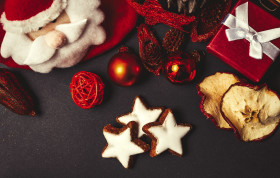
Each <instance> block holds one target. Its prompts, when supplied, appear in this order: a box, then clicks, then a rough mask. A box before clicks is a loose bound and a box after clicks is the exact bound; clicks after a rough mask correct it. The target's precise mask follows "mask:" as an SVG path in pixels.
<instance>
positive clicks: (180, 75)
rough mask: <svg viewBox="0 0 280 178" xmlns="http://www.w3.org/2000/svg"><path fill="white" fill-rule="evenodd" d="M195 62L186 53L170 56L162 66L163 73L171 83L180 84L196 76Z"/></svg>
mask: <svg viewBox="0 0 280 178" xmlns="http://www.w3.org/2000/svg"><path fill="white" fill-rule="evenodd" d="M196 72H197V69H196V60H195V59H194V58H193V57H191V56H190V55H189V54H187V53H182V52H176V53H173V54H170V55H169V57H168V60H167V62H166V64H165V66H164V73H165V76H166V77H167V78H168V80H169V81H170V82H172V83H176V84H182V83H185V82H189V81H192V80H193V79H194V77H195V76H196Z"/></svg>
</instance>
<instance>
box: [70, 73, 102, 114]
mask: <svg viewBox="0 0 280 178" xmlns="http://www.w3.org/2000/svg"><path fill="white" fill-rule="evenodd" d="M104 87H105V85H104V83H103V82H102V80H101V78H100V77H99V76H98V75H96V74H94V73H91V72H85V71H81V72H78V73H76V74H75V75H74V76H73V79H72V82H71V84H70V92H71V95H72V98H73V101H74V102H75V103H76V104H77V105H78V106H79V107H80V108H82V109H90V108H93V107H94V106H96V105H99V104H101V103H102V101H103V95H104Z"/></svg>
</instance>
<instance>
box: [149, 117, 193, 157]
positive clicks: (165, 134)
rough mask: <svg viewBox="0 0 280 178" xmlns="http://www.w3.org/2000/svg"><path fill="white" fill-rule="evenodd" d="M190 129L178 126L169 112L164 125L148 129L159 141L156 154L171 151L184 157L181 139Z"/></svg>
mask: <svg viewBox="0 0 280 178" xmlns="http://www.w3.org/2000/svg"><path fill="white" fill-rule="evenodd" d="M190 129H191V127H190V126H186V125H177V123H176V120H175V118H174V115H173V114H172V112H171V111H169V112H168V114H167V116H166V118H165V120H164V122H163V124H162V125H157V126H152V127H150V128H148V131H149V132H150V133H151V134H152V135H153V136H154V137H155V138H156V139H157V145H156V150H155V152H156V154H157V155H158V154H160V153H162V152H164V151H165V150H167V149H170V150H172V151H174V152H176V153H178V154H179V155H182V154H183V149H182V143H181V138H183V137H184V136H185V135H186V134H187V133H188V132H189V131H190Z"/></svg>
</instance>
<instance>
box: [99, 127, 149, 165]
mask: <svg viewBox="0 0 280 178" xmlns="http://www.w3.org/2000/svg"><path fill="white" fill-rule="evenodd" d="M103 134H104V136H105V138H106V140H107V142H108V146H107V147H106V149H105V150H104V151H103V153H102V157H103V158H117V159H118V160H119V161H120V163H121V164H122V165H123V166H124V167H125V168H128V167H129V159H130V156H132V155H136V154H140V153H143V152H145V151H144V150H143V149H142V148H141V147H139V146H138V145H136V144H135V143H134V142H132V141H131V139H132V138H131V128H129V127H128V128H127V129H126V130H125V131H123V132H121V133H120V134H118V135H117V134H113V133H109V132H104V131H103Z"/></svg>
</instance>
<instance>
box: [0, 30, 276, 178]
mask: <svg viewBox="0 0 280 178" xmlns="http://www.w3.org/2000/svg"><path fill="white" fill-rule="evenodd" d="M155 29H156V31H157V33H158V35H159V36H160V37H161V38H162V37H163V36H164V34H165V32H166V31H167V30H168V29H169V27H166V26H164V25H157V26H155ZM206 44H207V43H192V42H191V40H190V39H188V40H187V45H186V51H190V50H192V49H202V50H205V47H206ZM122 45H127V46H129V47H131V48H132V49H134V50H135V51H138V43H137V39H136V32H135V31H133V32H132V33H131V35H129V36H128V37H127V38H126V39H125V41H124V42H123V43H122ZM119 47H120V45H118V46H117V47H116V48H114V49H113V50H111V51H109V52H107V53H105V54H103V55H101V56H99V57H97V58H95V59H92V60H90V61H88V62H86V63H82V64H79V65H77V66H75V67H72V68H69V69H56V70H54V71H52V72H51V73H49V74H39V73H35V72H32V71H25V70H19V69H11V70H12V71H14V72H15V73H16V74H17V75H18V76H20V79H21V80H22V83H25V84H26V85H27V88H28V89H29V90H30V91H32V94H33V95H34V97H35V98H36V103H37V105H38V108H39V110H40V114H39V115H38V116H37V117H35V118H31V117H27V116H19V115H17V114H14V113H12V112H10V111H9V110H7V109H6V108H5V107H3V106H2V105H1V106H0V177H3V178H8V177H26V178H33V177H34V178H35V177H36V178H38V177H40V178H43V177H278V176H279V175H278V174H279V164H280V151H279V150H280V133H279V129H278V130H277V131H276V132H275V133H274V134H273V135H272V136H271V137H270V138H268V139H266V140H264V141H262V142H258V143H243V142H241V141H239V140H237V139H236V138H235V136H234V134H233V132H232V131H223V130H218V129H217V128H216V127H215V126H214V125H213V124H212V122H211V121H210V120H207V119H206V117H205V116H204V115H203V114H202V113H201V111H200V109H199V103H200V100H201V98H200V96H198V94H197V91H196V84H197V83H198V82H200V81H201V80H202V79H203V78H204V77H206V76H208V75H211V74H214V73H215V72H217V71H227V72H234V73H236V74H238V72H237V71H235V70H234V69H232V68H231V67H229V66H228V65H227V64H225V63H224V62H222V61H221V60H219V59H218V58H216V57H214V56H213V55H210V54H207V56H206V58H205V60H204V61H203V63H202V65H201V67H200V68H199V70H200V72H199V74H198V75H197V77H196V79H195V81H194V82H191V83H188V84H185V85H179V86H178V85H173V84H171V83H170V82H168V81H167V80H166V79H165V78H164V76H159V77H156V76H153V74H151V73H147V72H144V74H143V76H142V79H141V80H140V81H139V83H137V84H136V85H134V86H132V87H119V86H116V85H114V84H113V83H112V82H111V81H110V79H109V78H108V75H107V64H108V62H109V60H110V58H111V57H112V56H113V55H114V54H115V53H116V52H117V50H118V48H119ZM278 61H279V59H278ZM278 68H279V62H277V61H276V63H275V64H274V65H273V67H272V68H271V70H270V71H269V72H268V74H267V75H266V76H265V78H264V80H263V81H262V82H266V83H267V84H268V85H269V87H270V88H271V89H273V90H275V91H277V92H279V93H280V70H279V69H278ZM79 71H89V72H94V73H96V74H98V75H100V76H101V77H102V79H103V81H104V83H105V84H106V91H105V99H104V102H103V103H102V104H101V105H100V106H97V107H95V108H93V109H90V110H83V109H80V108H79V107H78V106H77V105H75V104H74V102H73V101H72V98H71V95H70V92H69V84H70V82H71V79H72V76H73V75H74V74H75V73H77V72H79ZM262 82H261V83H262ZM137 95H141V96H143V97H144V98H145V101H146V102H147V103H148V104H149V105H150V106H165V107H168V108H171V109H172V110H173V111H174V114H175V117H176V119H177V121H178V122H187V123H190V124H192V125H193V126H194V129H193V130H192V131H191V132H190V133H189V134H188V135H187V136H186V137H184V138H183V140H182V143H183V148H184V156H183V157H182V158H179V157H176V156H172V155H171V154H170V153H169V152H166V153H164V154H162V155H160V156H158V157H156V158H150V157H149V155H148V153H145V154H141V155H138V156H137V160H136V164H135V166H134V168H133V169H131V170H125V169H124V168H123V167H122V165H121V164H120V163H119V162H118V161H117V160H116V159H103V158H101V151H102V149H103V147H104V146H105V144H106V141H105V139H104V136H103V134H102V129H103V127H104V126H105V125H106V124H109V123H111V124H113V125H115V124H116V121H115V118H116V117H117V116H118V115H120V114H124V113H127V112H129V111H130V110H131V105H132V103H133V99H134V97H135V96H137Z"/></svg>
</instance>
